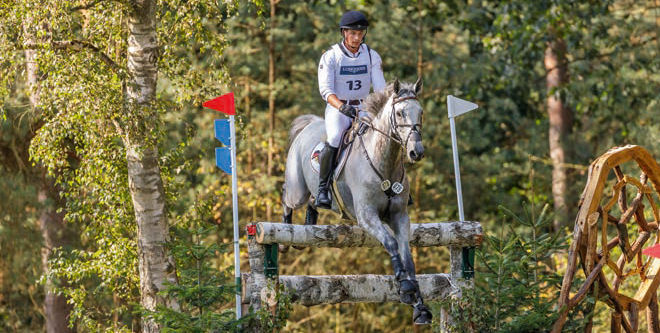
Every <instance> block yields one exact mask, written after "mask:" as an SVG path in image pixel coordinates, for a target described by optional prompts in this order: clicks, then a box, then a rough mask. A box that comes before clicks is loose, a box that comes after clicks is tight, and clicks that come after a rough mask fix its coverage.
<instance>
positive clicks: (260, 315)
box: [248, 281, 293, 332]
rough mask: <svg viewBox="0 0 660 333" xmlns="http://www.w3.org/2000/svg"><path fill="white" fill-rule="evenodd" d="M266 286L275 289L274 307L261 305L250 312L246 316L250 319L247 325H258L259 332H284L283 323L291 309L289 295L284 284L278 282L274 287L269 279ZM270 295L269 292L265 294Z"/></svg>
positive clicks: (253, 326) (252, 326) (284, 323)
mask: <svg viewBox="0 0 660 333" xmlns="http://www.w3.org/2000/svg"><path fill="white" fill-rule="evenodd" d="M267 288H269V290H274V291H275V297H274V298H275V302H276V303H277V305H276V308H275V309H274V310H273V309H271V308H269V307H267V306H263V305H262V307H261V308H260V309H259V310H257V311H254V312H252V313H250V315H249V318H248V320H249V321H250V324H249V327H251V328H257V327H258V330H259V332H286V329H285V325H286V322H287V319H288V318H289V315H290V314H291V311H292V309H293V307H292V306H291V295H289V294H288V293H287V292H286V289H284V285H281V284H280V285H278V286H277V288H275V287H274V286H273V285H272V282H271V281H269V282H268V285H267ZM270 296H271V295H269V294H268V295H266V297H270ZM252 311H253V309H252ZM273 313H274V314H273Z"/></svg>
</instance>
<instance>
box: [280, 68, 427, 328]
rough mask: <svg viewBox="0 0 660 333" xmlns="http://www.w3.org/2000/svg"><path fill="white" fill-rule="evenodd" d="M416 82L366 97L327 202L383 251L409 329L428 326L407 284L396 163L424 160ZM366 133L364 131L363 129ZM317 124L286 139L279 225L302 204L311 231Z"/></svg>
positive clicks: (295, 129)
mask: <svg viewBox="0 0 660 333" xmlns="http://www.w3.org/2000/svg"><path fill="white" fill-rule="evenodd" d="M421 89H422V81H421V79H418V80H417V82H416V83H414V84H412V83H403V82H402V83H400V82H399V81H398V80H394V81H393V82H392V83H390V84H389V85H388V87H387V88H386V89H385V90H384V91H383V92H376V93H373V94H371V95H370V96H369V97H368V98H367V100H366V102H365V104H366V111H368V112H369V113H370V115H371V119H372V120H371V121H370V122H369V123H368V124H366V123H365V124H366V127H363V128H362V130H361V131H356V132H355V136H354V139H353V145H352V147H351V151H350V152H346V153H348V154H349V155H348V158H347V159H346V160H345V163H344V165H343V168H341V169H338V170H335V174H334V175H333V179H334V183H335V184H334V186H335V189H336V191H338V192H339V195H340V198H341V199H339V198H333V200H332V205H333V210H334V211H336V212H339V211H340V210H339V208H338V206H337V204H338V201H339V203H341V205H342V206H343V207H342V208H343V209H342V210H341V212H342V213H343V214H344V215H345V216H347V217H349V218H350V219H352V220H357V223H358V225H359V226H361V227H362V228H364V229H365V230H367V232H369V233H370V234H371V235H373V236H374V237H376V238H377V239H378V240H379V241H380V242H381V243H382V244H383V246H385V249H386V250H387V252H388V253H389V254H390V256H391V262H392V268H393V269H394V273H395V276H396V280H397V282H398V290H399V297H400V298H401V302H403V303H405V304H410V305H412V306H413V307H414V311H413V319H414V322H415V324H428V323H430V322H431V318H432V315H431V312H430V310H429V309H428V307H426V306H425V305H424V302H423V300H422V297H421V293H420V292H419V284H418V283H417V280H416V278H415V263H414V262H413V259H412V256H411V253H410V247H409V244H408V239H409V234H410V218H409V216H408V210H407V206H408V198H409V191H410V186H409V183H408V179H407V177H406V171H405V169H404V162H405V161H404V160H407V161H409V162H411V163H415V162H417V161H419V160H420V159H422V157H423V156H424V147H423V145H422V137H421V134H420V130H421V126H422V112H423V110H422V106H421V105H420V103H419V101H418V100H417V95H418V94H419V92H420V91H421ZM365 128H366V130H365ZM325 133H326V132H325V123H324V121H323V119H321V118H319V117H317V116H314V115H303V116H299V117H298V118H296V119H295V120H294V121H293V124H292V128H291V131H290V133H289V142H290V144H289V153H288V156H287V161H286V171H285V183H284V189H283V194H282V205H283V209H284V214H283V221H284V223H291V215H292V213H293V210H294V209H298V208H301V207H302V206H303V205H305V204H308V208H307V219H306V222H305V224H315V223H316V217H317V215H318V212H317V211H316V209H315V207H314V205H313V203H312V200H311V199H310V197H311V194H312V193H317V190H318V180H319V176H318V173H317V171H314V170H313V168H312V167H311V165H312V163H311V160H312V158H313V157H312V155H313V150H314V148H315V146H316V145H317V144H318V143H319V142H324V141H325V140H326V134H325Z"/></svg>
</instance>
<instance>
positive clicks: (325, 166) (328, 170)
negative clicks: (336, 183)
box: [316, 142, 337, 209]
mask: <svg viewBox="0 0 660 333" xmlns="http://www.w3.org/2000/svg"><path fill="white" fill-rule="evenodd" d="M336 153H337V148H335V147H332V146H330V145H329V144H328V143H327V142H326V143H325V146H324V147H323V150H321V154H319V194H318V195H317V196H316V207H318V208H324V209H331V208H332V200H330V196H329V195H328V183H329V181H330V175H331V174H332V169H333V161H334V159H335V154H336Z"/></svg>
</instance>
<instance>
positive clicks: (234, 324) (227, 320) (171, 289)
mask: <svg viewBox="0 0 660 333" xmlns="http://www.w3.org/2000/svg"><path fill="white" fill-rule="evenodd" d="M196 206H197V207H198V208H201V209H203V210H204V211H206V212H205V214H208V212H210V201H208V200H207V201H206V202H203V203H200V204H198V205H196ZM197 213H201V212H200V211H198V212H197ZM215 229H217V227H216V226H210V227H209V225H208V224H205V223H204V222H201V221H199V220H197V221H192V223H181V224H180V225H179V226H178V227H176V228H175V229H174V230H172V234H173V239H172V241H171V242H170V244H169V248H170V250H171V251H172V252H171V253H172V255H173V256H174V258H175V260H176V263H177V277H178V281H177V283H172V284H168V286H167V287H166V289H165V290H164V291H163V292H162V293H161V294H162V295H163V296H166V297H168V298H172V299H177V300H178V302H179V305H180V309H176V310H175V309H170V308H167V307H164V306H161V307H159V308H158V309H157V311H153V312H152V311H147V310H143V315H145V316H148V317H151V318H153V319H155V320H156V322H157V323H159V324H161V325H162V327H163V328H162V330H161V331H162V332H200V333H201V332H239V331H240V328H239V325H241V323H242V322H243V321H244V320H243V321H237V320H236V319H235V316H236V315H235V312H234V309H232V308H230V309H227V304H232V301H233V299H234V295H235V292H236V285H235V284H234V283H233V282H232V277H233V275H232V271H233V266H232V265H230V264H229V263H226V262H224V261H222V260H220V261H218V260H217V259H218V258H219V257H221V256H222V255H223V254H224V253H226V252H227V247H228V244H219V243H218V242H217V241H215V240H214V238H215V237H213V233H214V232H215V231H216V230H215Z"/></svg>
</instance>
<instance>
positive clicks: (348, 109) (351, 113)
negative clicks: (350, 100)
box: [339, 103, 357, 118]
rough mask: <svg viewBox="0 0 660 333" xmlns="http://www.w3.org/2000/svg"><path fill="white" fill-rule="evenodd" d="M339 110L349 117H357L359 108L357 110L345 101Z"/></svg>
mask: <svg viewBox="0 0 660 333" xmlns="http://www.w3.org/2000/svg"><path fill="white" fill-rule="evenodd" d="M339 112H341V113H343V114H345V115H346V116H348V117H351V118H355V114H356V113H357V110H355V108H354V107H353V106H351V105H348V104H346V103H344V104H342V105H341V106H340V107H339Z"/></svg>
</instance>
